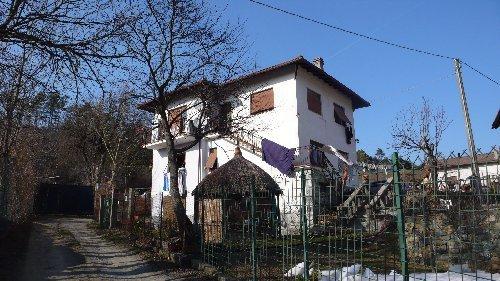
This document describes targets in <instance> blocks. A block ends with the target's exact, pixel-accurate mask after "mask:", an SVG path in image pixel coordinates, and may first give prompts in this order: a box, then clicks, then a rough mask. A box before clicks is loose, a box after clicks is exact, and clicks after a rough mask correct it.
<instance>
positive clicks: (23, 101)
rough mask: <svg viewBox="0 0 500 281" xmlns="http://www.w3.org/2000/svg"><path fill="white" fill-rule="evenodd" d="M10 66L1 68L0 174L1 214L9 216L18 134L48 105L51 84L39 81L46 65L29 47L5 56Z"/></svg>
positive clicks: (34, 120) (35, 120)
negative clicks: (14, 155)
mask: <svg viewBox="0 0 500 281" xmlns="http://www.w3.org/2000/svg"><path fill="white" fill-rule="evenodd" d="M4 58H8V64H9V66H3V65H2V66H0V77H1V78H0V150H1V155H0V158H1V163H0V167H1V170H2V174H1V177H0V187H1V188H2V190H3V198H1V199H2V202H1V203H2V205H3V207H4V208H3V210H2V211H3V212H4V214H6V215H8V213H7V212H6V211H7V209H6V208H7V207H8V206H9V205H8V204H7V198H8V196H9V195H10V194H9V192H10V191H11V188H12V184H11V180H12V171H13V169H12V167H13V165H14V163H13V157H12V155H13V152H14V151H15V149H16V145H17V143H18V138H19V137H20V132H21V131H22V130H23V129H24V128H26V127H29V126H31V125H34V124H35V123H36V122H37V120H38V119H39V117H40V116H41V113H42V112H41V109H42V108H43V107H44V104H45V103H46V102H47V99H48V97H49V95H48V93H50V92H51V90H50V89H51V86H50V84H47V83H46V82H45V81H42V79H41V77H40V76H41V75H42V74H43V73H45V70H46V68H47V65H46V63H45V62H40V61H38V60H37V59H35V57H34V56H33V50H32V49H30V48H25V49H22V50H21V52H20V54H19V55H17V56H15V55H9V56H6V55H5V54H4Z"/></svg>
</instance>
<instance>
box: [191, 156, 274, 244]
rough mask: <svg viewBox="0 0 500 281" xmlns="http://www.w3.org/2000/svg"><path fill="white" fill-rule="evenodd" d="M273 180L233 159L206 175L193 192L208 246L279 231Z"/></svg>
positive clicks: (198, 221) (238, 158) (247, 163)
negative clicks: (253, 230) (251, 233)
mask: <svg viewBox="0 0 500 281" xmlns="http://www.w3.org/2000/svg"><path fill="white" fill-rule="evenodd" d="M280 193H281V191H280V189H279V186H278V184H277V183H276V182H275V181H274V179H273V178H272V177H271V176H270V175H269V174H267V173H266V172H265V171H264V170H262V169H261V168H260V167H258V166H257V165H255V164H254V163H252V162H250V161H249V160H247V159H245V158H244V157H243V156H242V155H241V151H240V149H239V147H236V149H235V155H234V158H233V159H231V160H229V161H228V162H227V163H225V164H224V165H222V166H220V167H219V168H217V169H216V170H214V171H213V172H211V173H210V174H209V175H207V176H206V177H205V178H204V179H203V180H202V181H201V182H200V183H199V184H198V186H197V187H196V188H195V189H194V190H193V195H194V197H195V223H196V224H197V225H198V227H199V229H200V231H201V233H202V234H203V241H204V242H205V243H221V242H222V241H225V240H227V239H228V238H229V237H230V238H231V239H238V238H237V237H240V236H245V234H248V232H249V230H250V228H251V227H252V222H254V223H255V225H254V227H256V228H257V229H258V232H259V233H263V232H269V233H270V232H272V233H274V232H275V231H279V223H278V222H279V210H278V206H279V195H280Z"/></svg>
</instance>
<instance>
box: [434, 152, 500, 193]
mask: <svg viewBox="0 0 500 281" xmlns="http://www.w3.org/2000/svg"><path fill="white" fill-rule="evenodd" d="M477 166H478V170H479V178H480V179H481V184H482V185H483V186H492V183H493V184H497V185H498V183H499V180H500V152H499V150H498V148H496V147H495V148H493V149H492V150H491V151H490V152H489V153H482V154H478V155H477ZM471 176H472V165H471V157H469V156H459V157H453V158H449V159H446V160H442V161H440V162H439V165H438V179H439V180H441V181H443V182H448V183H451V185H461V184H464V183H465V184H469V180H470V178H471ZM449 185H450V184H449ZM448 187H449V188H451V186H448Z"/></svg>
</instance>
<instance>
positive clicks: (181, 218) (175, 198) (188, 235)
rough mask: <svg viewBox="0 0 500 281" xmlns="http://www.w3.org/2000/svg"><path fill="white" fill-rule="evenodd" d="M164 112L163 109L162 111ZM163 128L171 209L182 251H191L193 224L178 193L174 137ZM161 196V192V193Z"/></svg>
mask: <svg viewBox="0 0 500 281" xmlns="http://www.w3.org/2000/svg"><path fill="white" fill-rule="evenodd" d="M163 112H165V111H163ZM160 115H161V117H162V119H163V121H164V122H165V124H168V123H167V122H168V120H167V116H166V114H160ZM166 127H167V128H166V130H165V140H166V144H167V146H166V148H165V150H166V151H167V160H168V172H169V173H170V178H169V180H170V196H171V197H172V209H173V210H172V211H173V212H174V215H175V219H176V221H177V225H178V227H179V232H180V233H181V234H183V237H181V239H182V240H183V247H182V250H183V252H184V253H192V252H194V251H195V244H194V243H195V241H196V239H195V234H194V230H193V224H192V222H191V220H189V218H188V217H187V215H186V208H185V207H184V204H183V203H182V199H181V195H180V193H179V176H178V175H179V172H178V171H179V167H178V165H177V161H176V160H177V159H176V156H177V155H176V154H175V151H174V139H175V137H174V136H173V135H172V133H171V132H170V127H169V126H166ZM162 196H163V193H162Z"/></svg>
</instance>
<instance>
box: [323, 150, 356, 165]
mask: <svg viewBox="0 0 500 281" xmlns="http://www.w3.org/2000/svg"><path fill="white" fill-rule="evenodd" d="M319 150H321V151H323V152H326V153H330V154H333V155H335V156H337V157H338V158H339V159H340V160H341V161H342V162H344V163H346V164H347V165H348V166H352V165H353V163H352V162H351V161H349V160H347V159H346V158H345V157H344V155H342V153H340V151H339V150H338V149H336V148H335V147H333V146H331V145H324V146H322V147H320V148H319Z"/></svg>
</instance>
